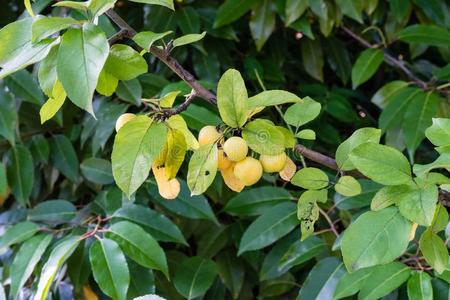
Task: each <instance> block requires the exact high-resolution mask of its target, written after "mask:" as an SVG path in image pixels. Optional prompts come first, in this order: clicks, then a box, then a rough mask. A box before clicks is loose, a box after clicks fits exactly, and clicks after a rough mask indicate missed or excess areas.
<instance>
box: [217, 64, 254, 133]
mask: <svg viewBox="0 0 450 300" xmlns="http://www.w3.org/2000/svg"><path fill="white" fill-rule="evenodd" d="M247 103H248V95H247V89H246V87H245V83H244V79H242V76H241V74H240V73H239V71H237V70H234V69H230V70H228V71H226V72H225V73H224V74H223V75H222V77H221V78H220V80H219V84H218V86H217V106H218V108H219V113H220V116H221V118H222V120H223V122H225V124H227V125H228V126H231V127H233V128H238V127H241V126H242V125H244V124H245V122H246V121H247Z"/></svg>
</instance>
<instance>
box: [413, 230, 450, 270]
mask: <svg viewBox="0 0 450 300" xmlns="http://www.w3.org/2000/svg"><path fill="white" fill-rule="evenodd" d="M419 247H420V251H422V254H423V256H424V257H425V260H426V261H427V263H429V264H430V266H431V267H433V268H434V270H435V271H436V272H438V273H439V274H440V273H442V272H444V271H445V270H446V269H447V265H448V250H447V247H446V246H445V244H444V241H443V240H442V239H441V238H440V237H439V236H438V235H437V234H436V233H434V232H433V231H432V230H430V229H428V230H426V231H425V232H424V233H422V236H421V237H420V241H419Z"/></svg>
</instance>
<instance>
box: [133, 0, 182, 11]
mask: <svg viewBox="0 0 450 300" xmlns="http://www.w3.org/2000/svg"><path fill="white" fill-rule="evenodd" d="M130 1H132V2H137V3H146V4H153V5H161V6H165V7H167V8H170V9H171V10H175V8H174V6H173V0H130Z"/></svg>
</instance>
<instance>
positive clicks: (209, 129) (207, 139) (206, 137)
mask: <svg viewBox="0 0 450 300" xmlns="http://www.w3.org/2000/svg"><path fill="white" fill-rule="evenodd" d="M221 137H222V135H221V134H220V132H218V131H217V129H216V127H215V126H211V125H209V126H205V127H203V128H202V129H200V132H199V133H198V143H199V144H200V146H202V145H208V144H214V143H215V142H217V141H218V140H219V139H220V138H221Z"/></svg>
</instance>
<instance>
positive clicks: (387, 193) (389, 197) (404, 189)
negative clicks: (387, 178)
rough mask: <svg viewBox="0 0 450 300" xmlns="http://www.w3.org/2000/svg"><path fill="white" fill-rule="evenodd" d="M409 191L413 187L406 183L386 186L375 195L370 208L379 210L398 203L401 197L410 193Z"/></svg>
mask: <svg viewBox="0 0 450 300" xmlns="http://www.w3.org/2000/svg"><path fill="white" fill-rule="evenodd" d="M409 192H411V187H410V186H409V185H406V184H403V185H391V186H385V187H383V188H382V189H380V190H379V191H378V192H377V193H376V194H375V196H374V197H373V199H372V202H371V204H370V209H371V210H374V211H377V210H382V209H383V208H386V207H389V206H391V205H394V204H397V203H398V202H399V201H400V199H402V198H403V197H405V196H406V195H408V193H409Z"/></svg>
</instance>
